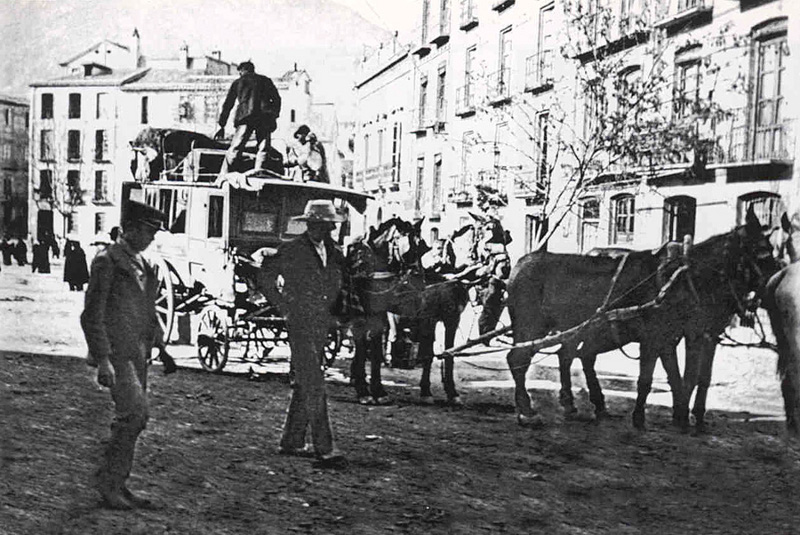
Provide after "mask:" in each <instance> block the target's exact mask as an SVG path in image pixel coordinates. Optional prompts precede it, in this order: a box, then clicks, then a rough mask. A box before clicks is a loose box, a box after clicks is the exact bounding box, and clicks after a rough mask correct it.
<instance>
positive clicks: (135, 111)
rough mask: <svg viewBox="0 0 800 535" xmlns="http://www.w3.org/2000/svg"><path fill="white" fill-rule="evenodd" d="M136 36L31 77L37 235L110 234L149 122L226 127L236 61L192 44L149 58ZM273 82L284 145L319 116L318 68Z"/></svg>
mask: <svg viewBox="0 0 800 535" xmlns="http://www.w3.org/2000/svg"><path fill="white" fill-rule="evenodd" d="M134 38H135V39H134V43H133V44H132V45H131V46H130V47H126V46H124V45H121V44H118V43H114V42H111V41H103V42H101V43H98V44H97V45H95V46H93V47H91V48H89V49H87V50H86V51H84V52H82V53H81V54H79V55H77V56H75V57H73V58H71V59H69V60H68V61H66V62H64V63H62V64H61V65H62V66H63V67H64V68H65V71H66V73H67V75H66V76H65V77H63V78H59V79H56V80H49V81H45V82H37V83H34V84H32V86H31V87H32V89H33V90H32V95H31V110H32V111H31V129H30V130H31V132H30V137H29V139H30V143H31V146H32V147H34V149H33V150H32V151H31V154H30V165H29V172H30V176H31V179H30V180H31V195H30V196H29V224H30V229H31V232H35V235H36V236H42V235H44V234H47V233H53V234H54V235H56V236H65V235H67V234H73V235H75V236H77V237H79V238H80V239H81V240H82V241H84V242H91V241H94V240H95V239H97V238H98V237H100V238H105V234H106V233H107V232H108V231H109V230H110V229H111V227H113V226H114V225H116V224H117V222H118V221H119V201H120V198H121V195H122V183H123V182H126V181H131V180H133V179H134V177H133V176H132V174H131V166H130V164H131V159H132V151H131V149H130V142H131V141H133V140H134V139H135V138H136V136H137V135H138V134H139V132H141V131H142V130H143V129H145V128H148V127H150V128H176V129H183V130H191V131H195V132H199V133H202V134H205V135H208V136H212V135H213V134H214V133H215V132H216V130H217V129H218V125H217V120H218V118H219V111H220V109H221V107H222V103H223V101H224V100H225V97H226V95H227V92H228V88H229V87H230V84H231V83H232V82H233V81H234V80H235V78H236V74H235V73H236V65H235V64H232V63H228V62H225V61H223V60H222V59H221V54H220V53H219V52H213V53H212V54H211V55H208V56H200V57H192V56H191V55H190V54H189V49H188V47H187V46H183V47H181V50H180V53H179V54H178V56H177V57H175V58H153V59H152V60H151V59H146V58H144V57H142V56H141V55H140V54H139V50H140V47H139V44H138V41H139V40H138V35H137V34H134ZM273 81H274V82H275V85H276V87H277V88H278V91H279V92H280V94H281V98H282V101H283V105H282V113H281V116H280V118H279V119H278V124H277V130H276V132H275V133H273V145H274V146H275V147H276V149H278V150H280V151H281V152H284V150H285V146H286V144H287V143H288V142H289V141H290V140H292V134H293V133H294V131H295V129H296V128H297V126H299V125H300V124H302V123H307V122H309V121H310V119H311V116H312V114H311V103H312V96H311V90H310V77H309V76H308V74H307V73H306V72H305V71H304V70H298V69H297V68H296V67H295V69H293V70H291V71H288V72H287V73H285V74H283V75H282V76H280V77H277V78H273ZM311 127H312V128H314V125H313V124H311ZM231 132H232V130H231V129H230V124H229V128H228V130H227V133H228V134H230V133H231Z"/></svg>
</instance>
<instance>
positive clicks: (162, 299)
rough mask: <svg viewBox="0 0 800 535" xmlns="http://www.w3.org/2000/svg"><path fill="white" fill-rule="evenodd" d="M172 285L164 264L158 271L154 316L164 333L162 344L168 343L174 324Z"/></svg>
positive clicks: (170, 275)
mask: <svg viewBox="0 0 800 535" xmlns="http://www.w3.org/2000/svg"><path fill="white" fill-rule="evenodd" d="M173 292H174V286H173V284H172V273H171V272H170V270H169V268H168V267H167V264H166V263H162V264H160V265H159V269H158V295H157V297H156V315H157V317H158V323H159V324H160V325H161V330H162V331H163V333H164V343H169V337H170V334H172V326H173V324H174V323H175V294H174V293H173Z"/></svg>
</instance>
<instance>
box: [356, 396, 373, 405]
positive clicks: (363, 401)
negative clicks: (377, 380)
mask: <svg viewBox="0 0 800 535" xmlns="http://www.w3.org/2000/svg"><path fill="white" fill-rule="evenodd" d="M372 403H373V401H372V398H371V397H369V396H360V397H359V398H358V404H359V405H372Z"/></svg>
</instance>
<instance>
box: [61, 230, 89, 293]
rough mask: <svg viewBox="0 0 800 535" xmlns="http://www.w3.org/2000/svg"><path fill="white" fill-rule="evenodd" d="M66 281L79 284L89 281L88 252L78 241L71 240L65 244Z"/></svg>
mask: <svg viewBox="0 0 800 535" xmlns="http://www.w3.org/2000/svg"><path fill="white" fill-rule="evenodd" d="M64 281H65V282H68V283H70V284H78V285H82V284H86V283H87V282H89V269H88V267H87V266H86V253H85V252H84V250H83V248H82V247H81V246H80V245H79V244H78V243H75V242H71V241H70V242H67V245H66V246H64Z"/></svg>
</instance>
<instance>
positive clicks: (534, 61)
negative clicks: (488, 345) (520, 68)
mask: <svg viewBox="0 0 800 535" xmlns="http://www.w3.org/2000/svg"><path fill="white" fill-rule="evenodd" d="M553 56H554V54H553V51H552V50H542V51H541V52H538V53H536V54H533V55H532V56H529V57H528V59H527V60H525V89H527V90H534V89H537V88H540V87H547V86H551V85H553Z"/></svg>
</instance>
